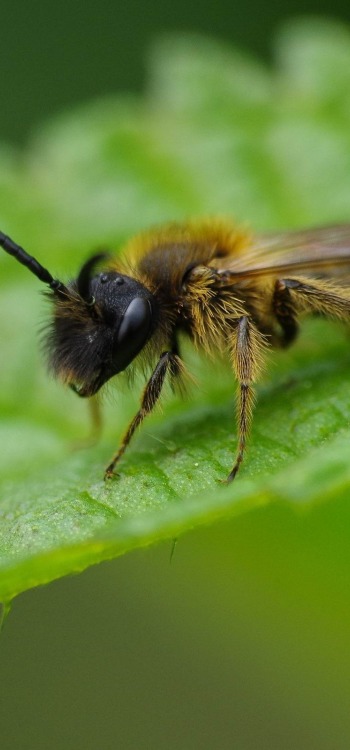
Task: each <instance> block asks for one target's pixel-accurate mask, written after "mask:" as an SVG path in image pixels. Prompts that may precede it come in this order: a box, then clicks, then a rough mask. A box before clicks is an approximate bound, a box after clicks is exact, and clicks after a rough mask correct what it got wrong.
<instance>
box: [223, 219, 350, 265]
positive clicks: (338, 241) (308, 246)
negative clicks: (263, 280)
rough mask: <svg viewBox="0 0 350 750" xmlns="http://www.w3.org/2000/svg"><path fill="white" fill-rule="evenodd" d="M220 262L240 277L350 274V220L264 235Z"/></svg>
mask: <svg viewBox="0 0 350 750" xmlns="http://www.w3.org/2000/svg"><path fill="white" fill-rule="evenodd" d="M218 266H219V270H222V271H226V272H228V273H230V274H232V275H234V276H236V275H237V277H239V278H250V277H253V276H262V275H265V274H271V273H273V274H274V275H275V274H276V275H279V276H280V275H285V274H286V273H288V274H298V273H300V274H309V273H312V274H314V275H322V276H337V275H338V276H339V274H340V273H343V274H344V275H350V224H338V225H335V226H328V227H321V228H315V229H306V230H301V231H295V232H293V231H292V232H282V233H275V234H266V235H261V236H258V237H256V238H253V240H252V241H251V244H250V245H249V246H248V247H247V248H246V250H245V251H244V252H242V253H241V254H240V255H237V256H235V257H233V256H229V257H226V258H223V259H220V261H218Z"/></svg>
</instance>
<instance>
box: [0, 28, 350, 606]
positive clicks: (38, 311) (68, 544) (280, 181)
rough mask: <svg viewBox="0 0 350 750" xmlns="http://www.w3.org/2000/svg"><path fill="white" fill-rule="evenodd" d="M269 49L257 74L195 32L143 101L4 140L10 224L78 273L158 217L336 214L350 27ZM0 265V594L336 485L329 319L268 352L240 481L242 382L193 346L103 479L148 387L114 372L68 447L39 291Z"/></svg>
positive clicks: (72, 423)
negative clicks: (46, 357)
mask: <svg viewBox="0 0 350 750" xmlns="http://www.w3.org/2000/svg"><path fill="white" fill-rule="evenodd" d="M277 49H278V66H277V67H276V69H275V70H266V69H264V68H263V67H262V65H260V64H259V63H257V62H256V61H254V60H250V59H248V58H246V57H244V56H243V55H242V54H241V53H238V52H236V51H235V50H230V49H227V48H224V47H223V46H222V45H220V44H218V43H215V42H213V41H210V40H206V39H202V38H200V37H186V36H184V37H180V38H171V39H165V40H162V41H161V42H160V43H159V45H158V46H157V47H156V48H155V49H154V51H153V53H152V56H151V64H150V81H149V88H148V93H147V95H146V96H145V97H144V99H143V100H135V99H131V98H127V97H125V98H119V99H118V98H116V99H113V98H111V99H108V100H104V101H99V102H96V103H93V104H90V105H87V106H86V107H83V108H80V109H79V110H77V111H76V112H73V113H68V114H66V115H64V116H61V117H59V118H57V119H55V120H54V121H52V122H51V123H49V124H48V125H47V126H46V127H44V128H43V129H42V131H41V132H40V133H38V134H37V136H36V138H35V139H34V141H33V142H32V143H31V144H30V147H29V148H28V152H27V153H26V154H25V155H19V154H16V153H14V152H13V151H12V150H10V149H7V148H5V147H3V148H2V149H0V166H1V169H0V175H1V178H0V218H1V228H2V230H3V231H8V232H9V233H10V234H11V235H12V236H13V237H14V238H15V239H16V240H17V241H18V242H20V243H21V244H23V245H25V247H26V248H27V249H28V251H29V252H33V253H35V255H37V256H38V257H39V258H40V259H41V260H42V261H43V263H44V264H45V265H47V266H48V267H49V268H50V269H52V272H53V273H54V274H56V273H57V275H59V276H60V277H61V276H65V275H67V276H68V277H69V276H70V275H71V274H74V273H75V271H76V269H77V267H78V266H79V263H80V262H81V260H82V259H83V258H85V257H86V255H87V254H88V252H89V251H90V250H91V248H92V249H94V248H95V247H101V246H102V247H104V246H106V245H107V246H110V247H111V248H112V249H115V250H117V249H118V247H119V245H120V243H121V242H122V241H123V240H124V239H125V238H126V237H128V236H129V235H130V234H132V233H134V232H136V231H138V230H139V229H141V228H145V227H148V226H150V225H152V224H155V223H158V222H161V221H167V220H173V219H182V218H187V217H188V216H194V215H207V214H209V215H211V214H216V213H219V214H221V215H222V214H226V215H227V214H228V215H231V216H234V217H236V219H237V220H238V221H241V222H244V223H248V224H251V225H252V227H254V228H256V229H257V230H259V231H260V230H262V229H275V228H277V227H282V226H283V227H286V226H289V227H291V226H300V225H304V224H312V223H325V222H327V221H336V220H344V219H347V218H348V216H349V195H350V128H349V125H350V106H349V103H350V100H349V64H348V62H349V60H350V38H349V34H348V32H347V31H346V30H344V29H343V28H342V27H340V26H337V25H334V24H333V25H326V24H321V23H317V24H316V23H312V24H310V23H304V24H294V25H292V26H289V27H288V28H287V29H285V30H284V31H283V33H282V34H281V36H280V39H279V42H278V45H277ZM0 266H1V283H2V291H1V297H0V322H1V328H2V331H1V348H2V349H1V350H2V370H1V390H0V409H1V415H2V421H1V427H0V446H1V448H0V470H1V471H0V476H1V479H0V487H1V492H0V498H1V499H0V599H2V600H3V601H9V600H11V599H12V598H13V597H14V596H15V595H16V594H18V593H20V592H21V591H24V590H25V589H28V588H30V587H32V586H36V585H39V584H42V583H46V582H48V581H51V580H53V579H54V578H57V577H59V576H62V575H65V574H68V573H72V572H76V571H79V570H82V569H84V568H85V567H87V566H88V565H91V564H93V563H95V562H98V561H100V560H103V559H107V558H111V557H113V556H116V555H118V554H121V553H123V552H125V551H127V550H130V549H133V548H135V547H137V546H142V545H147V544H150V543H152V542H154V541H157V540H160V539H163V538H169V539H171V538H175V537H177V536H178V535H179V534H181V533H182V532H184V531H186V530H189V529H191V528H193V527H194V526H195V525H197V524H207V523H211V522H213V521H214V520H216V519H218V518H220V517H224V516H228V515H232V514H235V513H242V512H243V511H246V510H249V509H251V508H254V507H257V506H261V505H265V504H268V503H271V502H275V501H280V502H281V501H282V502H286V503H290V504H291V505H292V506H293V507H295V508H296V507H298V508H306V507H310V506H312V505H313V504H315V503H319V502H321V501H322V502H327V501H330V500H331V499H333V498H334V497H338V498H341V497H343V496H344V497H346V495H347V493H348V492H349V487H350V469H349V460H348V459H349V449H348V445H349V437H350V428H349V420H350V401H349V396H348V393H349V390H348V372H349V365H350V361H349V354H348V350H349V347H348V338H347V336H346V334H345V333H344V331H342V330H341V329H340V328H339V327H337V326H336V325H334V324H331V323H329V322H323V323H322V322H321V321H312V322H310V321H307V322H306V323H305V326H304V328H303V332H302V335H301V337H300V341H299V343H298V344H297V345H296V346H295V347H294V348H293V349H291V350H290V351H289V352H287V353H275V354H271V355H270V357H269V360H268V363H267V367H266V372H265V375H264V379H263V380H262V382H261V384H260V386H259V389H258V404H257V407H256V414H255V420H254V426H253V433H252V438H251V445H250V449H249V452H248V456H247V459H246V462H245V464H244V467H243V468H242V471H241V473H240V475H239V477H238V478H237V480H236V481H235V482H234V483H233V484H232V485H230V486H225V485H222V484H221V481H220V480H222V479H223V478H224V477H225V476H226V475H227V472H228V470H229V469H230V467H231V465H232V460H233V452H234V445H235V440H236V427H235V419H234V383H233V376H232V374H231V372H230V371H229V369H228V367H227V365H226V364H225V363H223V362H221V361H219V360H218V361H215V362H212V363H208V362H204V361H203V360H202V359H201V358H199V357H198V356H197V355H195V354H194V353H193V351H192V350H191V347H190V346H187V345H186V346H185V356H186V360H187V361H188V363H189V367H190V369H191V371H192V373H193V374H194V375H195V377H196V378H197V380H198V385H197V386H196V387H193V388H192V390H191V392H190V396H189V398H188V400H186V401H184V402H183V401H180V400H179V399H177V398H176V397H174V396H171V397H169V398H168V399H166V400H165V402H164V408H163V412H162V413H156V414H154V415H152V417H150V418H149V419H148V420H147V422H146V424H145V425H144V427H143V429H142V430H141V431H140V433H139V434H138V435H137V437H136V438H135V440H134V442H133V444H132V446H131V447H130V449H129V451H128V453H127V454H126V456H125V460H123V463H122V465H121V467H120V470H121V476H120V478H119V479H117V480H115V481H112V482H110V483H108V484H105V483H104V482H103V481H102V476H103V469H104V467H105V465H106V463H107V462H108V459H109V458H110V455H111V454H112V452H113V451H114V450H115V449H116V447H117V445H118V440H119V439H120V436H121V433H122V431H123V429H125V426H126V424H127V423H128V420H129V419H130V418H131V416H132V415H133V414H134V413H135V410H136V408H137V404H138V399H139V394H140V391H141V388H142V382H141V381H137V382H136V383H135V386H134V387H133V389H132V391H131V392H128V391H127V390H126V389H125V387H124V386H123V381H122V378H120V380H121V381H122V389H121V391H118V390H114V389H113V388H110V390H109V397H108V399H107V400H106V402H105V404H104V411H105V417H106V427H105V431H104V435H103V439H102V441H101V443H100V444H99V445H98V446H95V447H93V448H90V449H88V450H84V451H73V450H72V449H71V444H72V442H73V441H74V440H76V439H78V438H80V437H82V436H83V435H84V431H86V432H87V430H88V420H87V418H86V419H85V414H84V409H83V407H84V405H83V404H82V403H81V402H80V401H79V399H76V398H75V397H74V394H71V393H67V392H66V391H64V390H63V389H62V387H61V386H59V385H58V384H56V383H52V382H51V381H50V380H49V379H48V378H47V377H46V374H45V371H44V366H43V363H42V361H41V358H40V353H39V347H38V341H37V339H38V336H37V335H36V331H37V330H38V328H40V325H41V324H42V321H45V319H46V313H47V310H46V309H45V305H46V303H45V301H44V300H42V299H41V297H40V295H37V294H36V293H35V288H36V287H35V281H34V280H33V278H31V277H30V276H29V274H26V273H25V271H24V270H23V269H21V268H20V267H19V266H18V265H17V264H16V263H14V261H13V259H11V258H9V257H8V256H6V255H5V253H3V254H2V255H1V256H0ZM116 385H118V384H116ZM169 549H170V548H169Z"/></svg>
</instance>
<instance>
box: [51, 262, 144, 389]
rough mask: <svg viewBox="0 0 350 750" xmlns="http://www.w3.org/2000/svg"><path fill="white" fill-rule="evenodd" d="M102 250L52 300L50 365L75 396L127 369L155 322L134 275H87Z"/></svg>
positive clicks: (103, 273)
mask: <svg viewBox="0 0 350 750" xmlns="http://www.w3.org/2000/svg"><path fill="white" fill-rule="evenodd" d="M101 257H103V256H101V254H99V255H98V256H94V258H92V259H91V260H89V261H87V263H86V264H84V266H83V268H82V269H81V271H80V273H79V275H78V278H77V280H76V281H75V282H72V283H71V284H69V285H68V286H67V288H68V292H69V296H68V297H67V298H66V299H65V300H58V301H57V300H56V298H55V299H54V303H55V313H54V319H53V324H52V327H51V330H50V333H49V338H48V351H49V362H50V367H51V369H52V370H53V372H54V373H55V375H57V376H58V377H60V378H61V379H62V380H64V382H66V383H68V385H70V387H71V388H72V389H73V390H74V391H75V392H76V393H78V394H79V396H84V397H85V396H93V395H94V394H95V393H97V391H98V390H99V389H100V388H101V387H102V385H104V383H106V382H107V381H108V380H109V379H110V378H111V377H113V375H117V374H118V373H119V372H121V371H122V370H125V369H126V368H127V367H128V365H129V364H130V363H131V362H132V361H133V359H135V357H136V356H137V355H138V354H139V353H140V351H141V349H143V347H144V346H145V344H146V343H147V341H148V340H149V338H150V337H151V335H152V333H153V331H154V328H155V325H156V320H157V307H156V302H155V299H154V297H153V295H152V294H151V292H150V291H149V290H148V289H146V287H145V286H144V285H143V284H141V283H140V282H139V281H137V280H136V279H133V278H131V277H130V276H125V275H123V274H119V273H116V272H115V271H103V272H102V273H99V274H97V275H95V276H93V277H92V278H90V274H91V273H92V270H93V268H94V266H95V265H96V263H97V262H98V261H100V260H101Z"/></svg>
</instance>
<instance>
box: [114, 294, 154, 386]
mask: <svg viewBox="0 0 350 750" xmlns="http://www.w3.org/2000/svg"><path fill="white" fill-rule="evenodd" d="M151 322H152V308H151V304H150V302H149V300H147V299H145V297H135V299H133V300H132V302H130V305H129V307H127V309H126V311H125V313H124V315H123V319H122V322H121V324H120V326H119V330H118V333H117V339H116V349H117V351H116V352H115V356H114V365H115V367H116V368H117V369H116V372H121V370H124V369H125V368H126V367H127V366H128V364H130V362H131V361H132V360H133V359H134V357H136V355H137V354H138V353H139V351H140V350H141V349H142V347H143V345H144V344H145V343H146V340H147V338H148V335H149V332H150V328H151Z"/></svg>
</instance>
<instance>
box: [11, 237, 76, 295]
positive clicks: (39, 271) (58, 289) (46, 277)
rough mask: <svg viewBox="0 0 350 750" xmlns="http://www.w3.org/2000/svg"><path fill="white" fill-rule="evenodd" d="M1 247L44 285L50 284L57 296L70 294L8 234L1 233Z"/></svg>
mask: <svg viewBox="0 0 350 750" xmlns="http://www.w3.org/2000/svg"><path fill="white" fill-rule="evenodd" d="M0 247H3V248H4V250H5V251H6V252H7V253H8V254H9V255H13V257H14V258H16V260H18V261H19V263H22V265H23V266H26V268H28V269H29V271H31V272H32V273H33V274H34V276H36V277H37V278H38V279H40V281H43V282H44V284H48V285H49V287H50V288H51V289H52V291H53V292H55V294H60V295H61V294H63V295H66V294H68V289H67V288H66V287H65V286H64V284H62V282H61V281H59V280H58V279H54V278H53V276H51V274H50V272H49V271H48V270H47V269H46V268H44V266H42V265H40V263H38V261H37V260H36V259H35V258H33V257H32V255H28V253H27V252H26V251H25V250H24V249H23V247H21V246H20V245H17V244H16V242H13V240H11V238H10V237H8V236H7V235H6V234H3V232H0Z"/></svg>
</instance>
